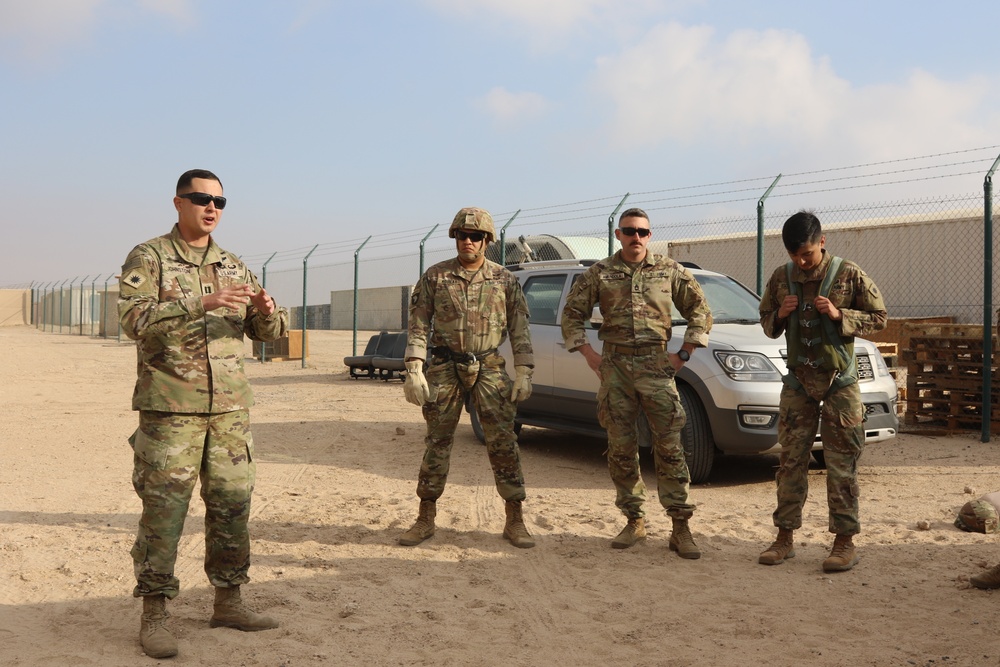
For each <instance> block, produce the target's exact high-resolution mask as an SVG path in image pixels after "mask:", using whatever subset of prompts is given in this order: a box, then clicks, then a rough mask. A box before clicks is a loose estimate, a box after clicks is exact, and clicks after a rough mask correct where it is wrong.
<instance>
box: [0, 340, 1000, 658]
mask: <svg viewBox="0 0 1000 667" xmlns="http://www.w3.org/2000/svg"><path fill="white" fill-rule="evenodd" d="M366 340H367V334H360V335H359V347H363V343H364V341H366ZM310 349H311V357H310V358H309V360H308V368H305V369H303V368H302V365H301V362H300V361H283V362H272V363H268V364H259V363H256V362H253V361H251V362H248V370H249V374H250V376H251V378H252V382H253V385H254V387H255V391H256V393H257V406H256V407H255V409H254V411H253V418H254V434H255V439H256V455H257V461H258V466H259V467H258V483H257V490H256V494H255V497H254V506H253V518H252V521H251V532H252V535H253V565H252V567H251V570H250V574H251V577H252V579H253V581H252V582H251V583H250V584H249V585H247V586H246V587H244V593H245V597H246V598H248V599H249V600H250V601H251V602H252V603H253V604H254V605H255V606H256V607H257V608H258V609H259V610H262V611H266V612H267V613H269V614H270V615H272V616H274V617H276V618H277V619H278V620H279V621H280V622H281V627H280V628H279V629H277V630H272V631H267V632H259V633H246V634H244V633H240V632H238V631H235V630H229V629H210V628H209V626H208V618H209V616H210V614H211V599H212V592H211V589H210V587H209V585H208V583H207V581H206V579H205V576H204V573H203V572H202V556H203V529H202V526H203V523H202V520H203V516H204V514H203V507H202V505H201V501H200V499H199V498H197V496H196V498H195V500H194V501H193V502H192V507H191V512H190V517H189V521H188V523H187V527H186V532H185V536H184V538H183V541H182V543H181V549H180V557H179V560H178V563H177V568H178V575H179V576H180V578H181V582H182V590H181V594H180V595H179V596H178V598H177V599H176V600H175V601H173V602H172V603H171V604H170V607H169V608H170V611H171V612H172V613H173V619H172V622H173V627H174V629H175V632H176V634H177V635H178V637H179V644H180V655H179V656H177V657H176V658H174V659H172V662H173V663H175V664H188V665H207V664H225V665H248V666H249V665H267V666H279V665H280V666H292V665H554V664H567V665H604V664H619V665H663V666H671V667H674V666H676V667H680V666H685V665H741V666H743V665H765V664H766V665H771V666H777V667H780V666H784V665H800V664H809V665H936V666H940V665H997V664H1000V632H998V625H997V612H998V609H1000V591H995V592H993V591H991V592H984V591H978V590H976V589H973V588H970V586H969V584H968V576H969V575H971V574H975V573H976V572H978V571H980V568H981V567H984V566H986V565H992V564H993V563H995V562H997V561H1000V544H998V538H997V537H996V536H987V535H981V534H968V533H963V532H961V531H959V530H957V529H956V528H955V527H954V526H953V525H952V520H953V519H954V516H955V513H956V511H957V510H958V508H959V507H960V506H961V505H962V504H963V503H964V502H965V501H967V500H969V499H970V498H973V497H976V496H978V495H979V494H981V493H985V492H988V491H996V490H998V489H1000V444H998V443H997V441H996V440H995V441H994V442H993V443H988V444H983V443H980V442H979V434H978V433H975V434H968V435H960V436H955V437H928V436H924V435H913V434H903V435H901V436H900V437H898V438H896V439H895V440H893V441H889V442H887V443H881V444H876V445H872V446H870V447H869V448H868V450H867V451H866V453H865V456H864V457H863V459H862V468H861V484H862V493H863V502H862V510H863V517H862V520H863V524H864V527H865V532H864V533H863V534H862V535H861V536H860V538H859V539H858V540H857V543H858V544H859V546H860V550H861V551H860V553H861V558H862V559H861V563H860V564H859V565H858V566H857V567H856V568H855V569H854V570H853V571H850V572H846V573H842V574H836V575H827V574H824V573H823V572H822V571H821V569H820V563H821V561H822V559H823V558H824V557H825V556H826V554H827V552H828V550H829V545H830V542H831V536H830V535H829V534H828V533H827V532H826V512H825V474H824V471H822V470H819V469H815V470H813V471H812V472H811V475H810V482H811V484H810V486H811V490H812V494H811V497H810V499H809V503H808V506H807V508H806V511H807V515H806V516H807V522H806V527H805V528H804V529H803V530H801V531H799V532H797V533H796V542H797V552H798V556H797V557H796V558H795V559H794V560H790V561H788V562H786V563H785V564H783V565H780V566H777V567H765V566H762V565H758V564H757V562H756V561H757V554H758V552H759V551H761V549H762V548H763V547H764V546H766V545H767V544H768V543H769V542H770V540H771V538H772V537H773V534H774V529H773V528H772V526H771V521H770V512H771V510H772V504H773V497H774V489H773V481H772V479H773V468H774V465H775V463H776V461H777V459H776V457H773V456H762V457H747V458H732V459H726V460H723V461H722V462H721V463H720V464H719V470H718V474H716V475H715V478H714V479H713V481H712V483H710V484H706V485H701V486H697V487H695V488H693V490H692V498H693V501H694V502H696V503H697V504H698V506H699V509H698V512H697V514H696V515H695V518H694V520H693V522H692V526H693V531H694V534H695V538H696V540H697V541H698V543H699V545H700V546H701V548H702V550H703V552H704V555H703V557H702V558H701V560H697V561H685V560H681V559H679V558H678V557H677V556H676V555H674V554H672V553H670V552H669V551H668V550H667V536H668V534H669V530H670V522H669V520H668V518H667V517H666V515H665V514H664V512H663V510H662V509H661V508H659V507H658V506H654V505H650V506H649V510H650V518H649V519H648V521H649V524H650V536H649V539H648V540H647V541H646V542H645V543H643V544H640V545H638V546H637V547H635V548H633V549H629V550H626V551H617V550H612V549H611V548H610V546H609V543H610V539H611V538H612V537H613V536H614V535H615V534H616V533H617V531H618V529H619V528H620V526H621V525H622V518H621V516H620V515H619V513H618V512H617V510H616V509H615V507H614V503H613V500H614V494H613V489H612V486H611V483H610V481H609V479H608V475H607V469H606V466H605V462H604V459H603V458H602V451H603V446H602V443H601V442H599V441H596V440H587V439H580V438H577V437H573V436H567V435H563V434H558V433H555V432H552V431H545V430H540V429H531V428H526V429H525V430H524V432H523V434H522V437H521V446H522V454H523V460H524V469H525V474H526V476H527V480H528V493H529V500H528V502H527V503H526V515H527V519H528V525H529V528H530V529H531V531H532V532H533V534H535V535H536V537H537V540H538V546H537V547H536V548H534V549H531V550H518V549H515V548H513V547H511V546H510V545H509V544H507V543H506V542H505V541H504V540H503V539H502V538H501V537H500V532H501V530H502V528H503V504H502V502H501V501H500V499H499V497H498V496H497V495H496V493H495V490H494V488H493V485H492V476H491V473H490V470H489V466H488V464H487V461H486V456H485V452H484V450H483V448H482V447H481V446H480V445H479V444H477V443H476V441H475V440H474V438H473V435H472V430H471V427H470V426H469V424H468V421H467V417H466V418H465V420H464V421H463V423H462V424H461V425H460V426H459V430H458V433H457V435H456V443H455V450H454V454H453V458H452V476H451V479H450V480H449V481H450V484H449V486H448V490H447V492H446V493H445V495H444V497H443V498H442V499H441V500H440V501H439V503H438V505H439V513H438V532H437V534H436V535H435V536H434V537H433V538H432V539H430V540H428V541H427V542H425V543H423V544H422V545H420V546H418V547H413V548H404V547H400V546H397V545H396V537H397V536H398V535H399V533H400V532H402V531H403V530H405V529H406V528H407V527H408V526H409V525H410V523H411V522H412V520H413V518H414V517H415V513H416V508H417V501H416V500H415V496H414V488H415V479H416V472H417V467H418V465H419V461H420V457H421V454H422V451H423V444H422V437H423V422H422V420H421V418H420V413H419V411H418V410H417V409H416V408H415V407H414V406H411V405H409V404H408V403H406V402H405V400H404V399H403V395H402V387H401V383H400V382H398V381H395V382H390V383H386V382H381V381H371V380H360V381H358V380H351V379H349V378H348V376H347V373H346V369H345V368H344V366H343V365H342V358H343V357H344V356H345V355H347V354H350V353H351V334H350V332H315V333H311V334H310ZM134 374H135V349H134V347H133V346H132V345H130V344H129V343H127V342H125V343H122V344H119V343H117V342H115V341H114V340H111V341H105V340H100V339H92V338H89V337H81V336H68V335H56V334H49V333H40V332H38V331H36V330H34V329H32V328H27V327H9V328H2V329H0V377H2V380H3V381H2V384H0V404H2V405H3V420H2V422H0V577H2V578H0V665H46V666H47V665H101V666H109V665H111V666H114V665H137V664H145V663H152V662H154V661H153V660H151V659H150V658H147V657H145V656H144V655H143V654H142V652H141V649H140V647H139V642H138V628H139V614H140V610H141V603H140V601H139V600H136V599H134V598H132V597H131V589H132V585H133V580H132V565H131V560H130V557H129V548H130V546H131V543H132V540H133V533H134V527H135V524H136V521H137V518H138V512H139V501H138V499H137V498H136V496H135V495H134V493H133V491H132V488H131V482H130V474H131V464H132V455H131V451H130V449H129V447H128V444H127V442H126V438H127V437H128V436H129V434H130V433H131V432H132V431H133V430H134V429H135V426H136V424H137V415H136V414H135V413H133V412H131V411H130V409H129V401H130V397H131V392H132V384H133V382H134ZM644 463H645V464H646V466H647V467H648V468H650V470H649V471H648V472H647V476H646V480H647V484H650V483H652V482H653V479H652V475H651V474H649V473H651V467H650V465H649V462H648V460H646V459H644ZM918 521H928V522H929V523H930V528H929V529H928V530H920V529H918V528H917V522H918Z"/></svg>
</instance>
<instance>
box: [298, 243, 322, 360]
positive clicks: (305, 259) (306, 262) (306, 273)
mask: <svg viewBox="0 0 1000 667" xmlns="http://www.w3.org/2000/svg"><path fill="white" fill-rule="evenodd" d="M318 247H319V244H318V243H317V244H316V245H314V246H313V249H312V250H310V251H309V252H308V253H306V256H305V257H303V258H302V368H305V367H306V337H307V336H308V335H309V334H307V333H306V325H307V324H308V322H309V316H308V315H306V310H307V306H306V279H307V278H308V276H309V268H308V265H309V255H311V254H313V253H314V252H316V248H318Z"/></svg>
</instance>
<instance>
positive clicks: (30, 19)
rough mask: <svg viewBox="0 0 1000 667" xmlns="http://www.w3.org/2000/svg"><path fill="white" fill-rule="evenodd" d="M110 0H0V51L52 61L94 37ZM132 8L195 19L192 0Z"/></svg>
mask: <svg viewBox="0 0 1000 667" xmlns="http://www.w3.org/2000/svg"><path fill="white" fill-rule="evenodd" d="M112 4H113V3H112V2H111V0H0V53H2V54H3V55H5V56H6V57H8V58H9V59H11V60H14V61H16V62H18V63H21V64H26V63H32V64H38V63H49V62H51V61H52V60H54V59H56V58H57V57H58V56H59V55H60V54H61V53H63V52H65V51H66V50H69V49H72V48H73V47H75V46H77V45H78V44H80V43H82V42H86V41H87V40H88V39H90V38H91V36H92V35H93V33H94V32H95V31H96V30H97V28H98V25H99V23H100V22H101V20H102V19H104V18H106V16H104V15H113V16H115V17H118V16H120V15H122V14H127V13H128V12H127V10H126V9H124V8H123V9H122V10H121V11H119V12H117V13H114V14H112V13H111V12H110V10H109V11H107V12H105V10H106V9H109V8H110V6H111V5H112ZM131 6H132V7H138V8H140V9H141V10H144V11H147V12H151V13H154V14H160V15H163V16H166V17H168V18H170V19H172V20H173V21H174V22H177V23H181V24H188V23H190V22H191V21H192V20H193V15H192V11H191V0H132V2H131Z"/></svg>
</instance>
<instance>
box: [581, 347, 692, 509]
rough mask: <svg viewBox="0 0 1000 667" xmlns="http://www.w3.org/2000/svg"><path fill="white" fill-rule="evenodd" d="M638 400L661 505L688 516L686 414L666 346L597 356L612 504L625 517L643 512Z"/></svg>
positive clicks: (599, 408) (600, 414)
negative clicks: (683, 433)
mask: <svg viewBox="0 0 1000 667" xmlns="http://www.w3.org/2000/svg"><path fill="white" fill-rule="evenodd" d="M640 405H641V406H642V410H643V412H645V413H646V419H647V421H648V422H649V431H650V436H651V438H652V441H653V442H652V444H653V462H654V464H655V466H656V486H657V491H658V493H659V497H660V504H661V505H663V507H664V508H665V509H666V510H667V514H668V515H669V516H671V517H675V518H679V519H687V518H690V517H691V515H692V514H693V513H694V508H695V506H694V505H691V504H689V503H688V489H689V486H690V483H691V474H690V472H689V471H688V467H687V460H686V459H685V457H684V446H683V445H682V444H681V429H683V428H684V424H685V423H686V422H687V415H685V414H684V408H683V406H682V405H681V398H680V395H679V394H678V393H677V385H676V383H675V382H674V367H673V366H672V365H671V364H670V357H669V356H668V354H667V352H666V350H661V351H658V352H655V353H653V354H647V355H638V356H629V355H623V354H617V353H607V352H606V353H605V354H604V356H603V359H602V360H601V388H600V391H598V394H597V417H598V420H599V421H600V423H601V426H603V427H604V429H605V430H606V431H607V432H608V469H609V470H610V473H611V481H612V482H614V485H615V490H616V492H617V496H616V498H615V505H616V506H617V507H618V509H620V510H621V511H622V513H623V514H624V515H625V516H627V517H630V518H638V517H642V516H645V512H644V510H643V509H642V504H643V502H644V501H645V500H646V485H645V484H644V483H643V481H642V475H641V473H640V470H639V443H638V438H637V435H636V419H637V418H638V415H639V407H640Z"/></svg>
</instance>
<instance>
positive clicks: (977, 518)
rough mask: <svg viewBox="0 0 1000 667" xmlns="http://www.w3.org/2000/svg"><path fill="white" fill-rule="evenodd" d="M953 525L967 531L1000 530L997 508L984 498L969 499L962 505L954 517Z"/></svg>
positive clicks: (991, 531)
mask: <svg viewBox="0 0 1000 667" xmlns="http://www.w3.org/2000/svg"><path fill="white" fill-rule="evenodd" d="M955 527H956V528H961V529H962V530H964V531H966V532H969V533H998V532H1000V517H998V515H997V509H996V508H995V507H993V505H992V504H991V503H988V502H986V501H985V500H970V501H969V502H967V503H965V504H964V505H963V506H962V509H960V510H959V512H958V517H956V518H955Z"/></svg>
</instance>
